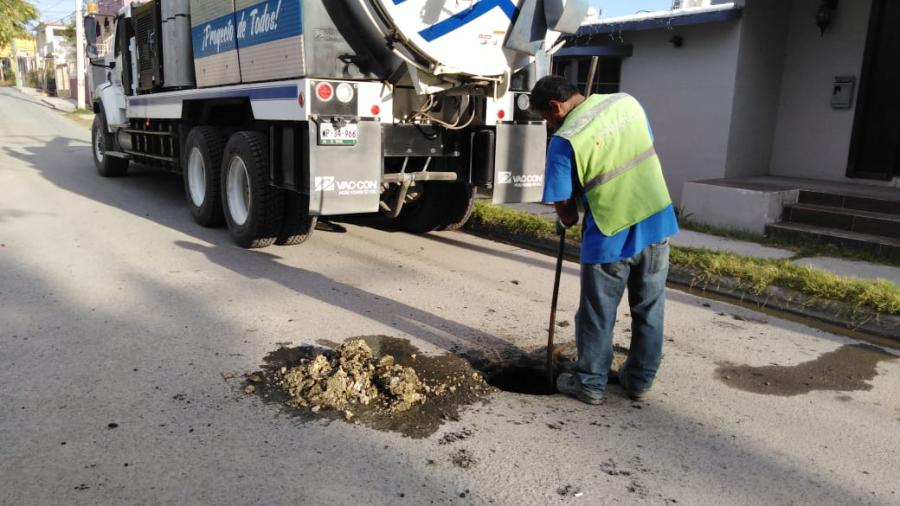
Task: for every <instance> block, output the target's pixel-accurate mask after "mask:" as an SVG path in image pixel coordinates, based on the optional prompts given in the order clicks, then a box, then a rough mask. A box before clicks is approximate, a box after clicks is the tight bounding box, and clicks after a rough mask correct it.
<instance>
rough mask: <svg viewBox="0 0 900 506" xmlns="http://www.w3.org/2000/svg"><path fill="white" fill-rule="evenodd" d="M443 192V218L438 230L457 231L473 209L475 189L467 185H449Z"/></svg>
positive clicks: (467, 219)
mask: <svg viewBox="0 0 900 506" xmlns="http://www.w3.org/2000/svg"><path fill="white" fill-rule="evenodd" d="M447 186H448V187H449V188H448V189H447V190H448V191H445V192H444V195H443V197H444V218H443V222H442V224H441V226H440V230H459V229H461V228H462V227H463V226H464V225H465V224H466V222H467V221H469V217H470V216H472V210H473V209H474V208H475V187H473V186H472V185H470V184H467V183H451V184H449V185H447Z"/></svg>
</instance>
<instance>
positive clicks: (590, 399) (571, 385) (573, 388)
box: [556, 372, 603, 405]
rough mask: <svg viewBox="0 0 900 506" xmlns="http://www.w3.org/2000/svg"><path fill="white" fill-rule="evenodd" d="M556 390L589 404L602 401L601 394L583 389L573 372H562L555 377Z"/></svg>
mask: <svg viewBox="0 0 900 506" xmlns="http://www.w3.org/2000/svg"><path fill="white" fill-rule="evenodd" d="M556 390H558V391H559V393H561V394H566V395H571V396H572V397H575V398H576V399H578V400H579V401H581V402H584V403H586V404H591V405H597V404H602V403H603V394H602V393H601V394H595V393H593V392H589V391H587V390H585V388H584V387H583V386H581V383H580V382H579V381H578V378H576V377H575V375H574V374H572V373H569V372H564V373H562V374H560V375H559V376H557V377H556Z"/></svg>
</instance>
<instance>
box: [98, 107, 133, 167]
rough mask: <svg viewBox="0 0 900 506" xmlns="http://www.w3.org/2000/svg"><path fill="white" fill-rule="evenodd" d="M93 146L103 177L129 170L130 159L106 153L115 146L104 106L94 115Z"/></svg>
mask: <svg viewBox="0 0 900 506" xmlns="http://www.w3.org/2000/svg"><path fill="white" fill-rule="evenodd" d="M91 147H92V149H91V152H92V153H93V155H94V166H95V167H97V173H98V174H100V175H101V176H103V177H119V176H124V175H125V173H126V172H128V160H126V159H124V158H118V157H115V156H110V155H108V154H107V153H106V152H107V151H110V150H111V149H112V148H113V138H112V134H110V133H109V132H107V128H106V116H105V115H104V114H103V107H102V106H101V107H100V111H99V112H97V114H95V115H94V124H93V125H92V126H91Z"/></svg>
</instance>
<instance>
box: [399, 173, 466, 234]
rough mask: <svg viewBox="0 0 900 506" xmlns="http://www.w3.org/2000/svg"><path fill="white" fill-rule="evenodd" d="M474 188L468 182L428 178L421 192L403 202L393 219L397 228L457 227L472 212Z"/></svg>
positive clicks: (418, 231)
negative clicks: (441, 180) (450, 181)
mask: <svg viewBox="0 0 900 506" xmlns="http://www.w3.org/2000/svg"><path fill="white" fill-rule="evenodd" d="M474 195H475V192H474V190H473V188H472V186H471V185H469V184H467V183H443V182H428V183H425V185H424V187H423V188H422V195H421V196H420V197H419V198H418V199H417V200H416V201H415V202H411V203H409V204H406V205H405V206H403V210H401V211H400V216H398V217H397V218H396V220H395V223H396V224H397V226H398V227H400V229H402V230H405V231H406V232H411V233H414V234H425V233H428V232H434V231H437V230H457V229H459V228H461V227H462V226H463V225H465V223H466V221H468V219H469V216H470V215H471V214H472V207H473V206H474V202H475V200H474Z"/></svg>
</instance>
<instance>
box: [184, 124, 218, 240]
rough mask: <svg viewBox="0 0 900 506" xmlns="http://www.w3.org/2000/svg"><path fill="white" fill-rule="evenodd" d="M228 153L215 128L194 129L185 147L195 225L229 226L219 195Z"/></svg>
mask: <svg viewBox="0 0 900 506" xmlns="http://www.w3.org/2000/svg"><path fill="white" fill-rule="evenodd" d="M224 151H225V138H224V136H223V135H222V133H221V132H220V131H219V129H217V128H213V127H208V126H199V127H194V128H192V129H191V131H190V133H188V136H187V140H186V141H185V143H184V154H183V156H182V163H181V166H182V168H183V172H184V194H185V197H186V200H187V204H188V207H189V208H190V210H191V214H192V215H193V216H194V221H196V222H197V223H198V224H200V225H202V226H204V227H214V226H218V225H222V224H223V223H225V217H224V216H223V215H222V193H221V192H220V191H219V187H220V184H219V177H220V176H221V174H222V172H221V167H222V153H223V152H224Z"/></svg>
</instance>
